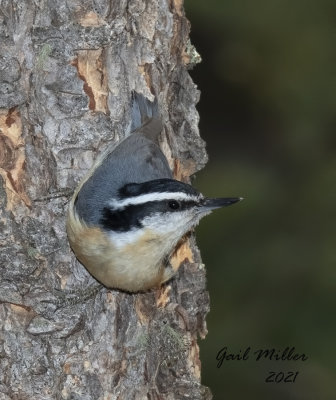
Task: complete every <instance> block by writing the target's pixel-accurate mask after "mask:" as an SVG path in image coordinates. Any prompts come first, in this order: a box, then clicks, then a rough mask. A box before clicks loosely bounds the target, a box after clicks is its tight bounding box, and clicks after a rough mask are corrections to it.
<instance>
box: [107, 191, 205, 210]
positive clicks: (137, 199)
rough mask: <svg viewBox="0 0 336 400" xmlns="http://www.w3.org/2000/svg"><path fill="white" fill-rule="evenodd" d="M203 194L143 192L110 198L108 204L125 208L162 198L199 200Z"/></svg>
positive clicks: (115, 207)
mask: <svg viewBox="0 0 336 400" xmlns="http://www.w3.org/2000/svg"><path fill="white" fill-rule="evenodd" d="M202 198H203V196H202V195H201V194H200V195H199V196H192V195H189V194H187V193H183V192H153V193H146V194H141V195H140V196H134V197H129V198H128V199H123V200H116V199H113V200H110V201H109V202H108V205H109V206H111V207H112V208H114V209H118V208H125V207H127V206H130V205H137V204H143V203H147V202H149V201H160V200H182V201H183V200H187V201H199V200H200V199H202Z"/></svg>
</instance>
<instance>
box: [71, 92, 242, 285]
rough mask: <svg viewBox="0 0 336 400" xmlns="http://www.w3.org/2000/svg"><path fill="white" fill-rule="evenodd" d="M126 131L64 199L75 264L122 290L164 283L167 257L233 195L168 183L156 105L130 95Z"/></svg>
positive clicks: (169, 174)
mask: <svg viewBox="0 0 336 400" xmlns="http://www.w3.org/2000/svg"><path fill="white" fill-rule="evenodd" d="M132 128H134V129H135V130H133V133H132V134H130V135H129V136H127V137H126V138H125V139H124V140H122V141H121V142H120V143H119V144H118V145H117V146H114V148H113V147H112V148H110V149H108V150H107V151H106V152H105V153H103V154H102V155H101V156H100V157H99V158H98V160H97V161H96V163H95V164H94V166H93V167H92V169H91V170H90V171H89V173H88V174H87V175H86V176H85V177H84V179H83V180H82V181H81V183H80V184H79V186H78V188H77V190H76V191H75V193H74V195H73V198H72V200H71V202H70V206H69V211H68V218H67V232H68V237H69V241H70V244H71V247H72V249H73V251H74V252H75V254H76V256H77V258H78V259H79V261H80V262H81V263H82V264H84V265H85V267H86V268H87V269H88V271H89V272H90V273H91V274H92V275H93V276H94V277H95V278H96V279H97V280H98V281H100V282H101V283H103V284H104V285H105V286H107V287H110V288H118V289H122V290H126V291H129V292H137V291H143V290H146V289H149V288H152V287H155V286H159V285H160V284H162V283H163V282H165V281H167V280H169V279H170V278H171V277H172V276H173V274H174V273H175V271H174V270H173V269H172V268H171V266H170V265H169V262H168V260H169V256H170V255H171V254H172V253H173V251H174V249H175V247H176V245H177V244H178V242H179V241H180V239H181V238H182V237H183V236H184V235H185V234H186V233H187V232H189V231H190V230H191V229H192V228H193V227H195V226H196V225H197V224H198V222H199V220H200V219H201V218H202V217H204V216H205V215H207V214H209V213H210V212H211V211H212V210H214V209H216V208H220V207H225V206H228V205H230V204H233V203H236V202H237V201H239V200H241V198H216V199H209V198H206V197H204V196H203V195H202V194H201V193H199V192H198V191H197V190H196V189H194V188H193V187H192V186H190V185H188V184H186V183H183V182H179V181H177V180H175V179H173V176H172V172H171V170H170V168H169V165H168V162H167V159H166V157H165V156H164V154H163V153H162V151H161V149H160V148H159V146H158V144H157V143H158V136H159V134H160V133H161V131H162V123H161V118H160V116H159V113H158V106H157V101H155V102H154V103H152V102H150V101H149V100H147V99H145V98H144V97H143V96H142V95H139V94H134V96H133V104H132Z"/></svg>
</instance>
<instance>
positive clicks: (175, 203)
mask: <svg viewBox="0 0 336 400" xmlns="http://www.w3.org/2000/svg"><path fill="white" fill-rule="evenodd" d="M168 206H169V208H171V209H172V210H177V209H179V208H180V203H179V202H178V201H176V200H169V201H168Z"/></svg>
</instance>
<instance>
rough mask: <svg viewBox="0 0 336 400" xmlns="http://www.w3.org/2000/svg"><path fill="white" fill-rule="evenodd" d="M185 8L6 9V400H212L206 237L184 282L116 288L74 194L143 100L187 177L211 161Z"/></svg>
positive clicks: (0, 212)
mask: <svg viewBox="0 0 336 400" xmlns="http://www.w3.org/2000/svg"><path fill="white" fill-rule="evenodd" d="M188 35H189V23H188V21H187V19H186V18H185V15H184V10H183V2H182V0H129V1H126V0H120V1H112V0H101V1H99V0H90V1H89V0H12V1H10V0H7V1H6V0H2V1H0V243H1V254H0V271H1V281H0V399H1V400H7V399H20V400H21V399H43V400H46V399H47V400H48V399H85V400H91V399H94V400H97V399H184V398H190V399H208V398H211V394H210V391H209V390H208V389H207V388H205V387H204V386H202V385H201V384H200V360H199V349H198V345H197V337H198V336H200V337H204V336H205V335H206V324H205V316H206V314H207V312H208V309H209V299H208V293H207V291H206V290H205V272H204V268H203V265H202V264H201V260H200V256H199V253H198V250H197V248H196V246H195V240H194V238H193V236H192V237H191V238H190V239H189V242H186V243H184V244H183V245H182V246H180V247H179V248H178V249H177V251H176V252H175V254H174V256H173V258H172V260H171V262H172V264H173V266H174V267H175V268H179V271H178V273H177V276H176V278H174V279H173V280H172V281H171V282H169V284H166V285H164V286H163V287H162V288H160V289H157V290H152V291H149V292H147V293H141V294H133V295H132V294H128V293H124V292H121V291H117V290H107V289H103V290H101V291H100V292H99V293H96V294H95V295H94V296H92V297H91V298H88V299H83V301H81V302H80V303H75V304H74V303H71V302H69V301H68V300H67V299H69V298H71V296H72V294H71V290H75V291H77V290H79V289H85V288H87V287H89V286H90V285H91V284H92V283H94V282H95V281H94V279H93V278H92V277H91V276H90V275H89V274H88V273H87V271H86V270H85V268H84V267H83V266H82V265H81V264H80V263H79V262H78V261H77V260H76V258H75V256H74V254H73V253H72V251H71V249H70V248H69V244H68V241H67V236H66V231H65V216H66V208H67V202H68V200H69V196H71V193H72V192H73V190H74V188H75V187H76V185H77V184H78V182H79V180H80V179H81V178H82V177H83V176H84V174H85V172H86V171H87V170H88V168H90V166H91V165H92V163H93V161H94V159H95V157H96V156H97V154H99V153H100V152H102V151H103V150H104V149H105V148H106V146H107V145H108V144H109V143H111V142H113V141H118V140H120V139H121V138H122V137H123V135H125V132H127V131H128V130H129V126H130V98H131V91H132V90H136V91H137V92H140V93H143V94H144V95H145V96H147V97H148V98H150V99H153V98H154V95H156V96H157V97H158V99H159V105H160V111H161V113H162V115H163V122H164V132H163V135H162V143H161V147H162V149H163V151H164V153H165V155H166V156H167V159H168V161H169V163H170V165H171V167H172V169H173V170H174V174H175V177H176V178H177V179H180V180H183V181H185V182H189V178H190V176H191V175H192V174H194V173H195V172H196V171H197V170H199V169H200V168H202V167H203V166H204V164H205V163H206V158H207V157H206V153H205V148H204V143H203V141H202V140H201V138H200V136H199V133H198V114H197V111H196V109H195V104H196V103H197V101H198V98H199V92H198V91H197V89H196V86H195V85H194V84H193V82H192V80H191V78H190V76H189V74H188V72H187V70H188V68H190V67H191V66H192V65H193V64H194V63H196V62H197V61H198V55H197V53H196V51H195V50H194V49H193V47H192V46H191V45H190V42H189V37H188Z"/></svg>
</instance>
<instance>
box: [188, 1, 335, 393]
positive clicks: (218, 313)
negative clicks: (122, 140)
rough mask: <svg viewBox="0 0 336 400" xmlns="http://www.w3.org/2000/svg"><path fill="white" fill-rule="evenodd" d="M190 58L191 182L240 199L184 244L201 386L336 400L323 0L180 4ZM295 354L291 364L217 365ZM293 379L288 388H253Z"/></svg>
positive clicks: (327, 32)
mask: <svg viewBox="0 0 336 400" xmlns="http://www.w3.org/2000/svg"><path fill="white" fill-rule="evenodd" d="M185 7H186V13H187V17H188V18H189V20H190V22H191V29H192V32H191V40H192V43H193V44H194V45H195V47H196V49H197V50H198V52H199V53H200V54H201V56H202V59H203V62H202V63H201V64H199V65H197V66H196V67H195V68H194V70H192V71H191V75H192V77H193V79H194V81H195V83H196V84H197V85H198V87H199V89H200V90H201V92H202V94H201V101H200V103H199V105H198V110H199V113H200V117H201V120H200V131H201V135H202V137H203V138H204V139H205V140H206V142H207V150H208V153H209V157H210V160H209V163H208V165H207V166H206V168H205V169H204V170H203V171H201V172H200V173H198V174H197V178H196V181H195V183H194V185H195V186H196V187H198V188H199V189H200V190H201V191H202V192H203V193H205V194H206V195H208V196H217V197H218V196H243V197H245V198H246V199H245V200H244V201H243V202H241V203H239V204H235V205H234V206H232V207H229V208H227V209H223V210H219V211H216V212H214V213H213V214H212V215H211V216H209V217H207V218H205V219H204V220H203V221H202V222H201V224H200V226H199V228H198V230H197V238H198V243H199V246H200V248H201V252H202V257H203V261H204V263H205V264H206V268H207V280H208V290H209V292H210V297H211V311H210V314H209V315H208V318H207V323H208V330H209V334H208V336H207V337H206V339H205V340H204V341H201V342H200V345H201V360H202V381H203V384H205V385H207V386H210V388H211V390H212V392H213V394H214V398H215V399H216V400H221V399H229V400H231V399H233V400H235V399H246V398H248V399H258V400H263V399H267V400H269V399H272V400H274V399H275V400H277V399H281V400H283V399H286V400H292V399H293V400H294V399H295V400H298V399H300V400H301V399H302V400H310V399H311V400H316V399H318V400H329V399H330V400H335V399H336V318H335V310H336V292H335V287H336V268H335V266H336V248H335V244H336V44H335V42H336V2H335V1H334V0H319V1H306V2H302V1H300V0H290V1H288V0H282V1H277V0H255V1H253V2H252V1H250V2H248V1H241V0H207V1H206V2H204V1H203V0H186V2H185ZM224 346H227V347H228V349H229V351H230V352H233V353H237V352H239V351H240V350H244V349H245V348H246V347H248V346H251V348H252V350H257V349H260V348H262V349H267V348H269V349H272V348H275V349H279V350H282V349H284V348H285V347H287V346H289V347H292V346H295V349H296V352H297V353H299V354H301V353H305V354H306V355H307V356H308V357H309V359H308V360H307V361H305V362H302V361H278V362H271V361H266V360H264V361H259V362H256V361H254V359H253V358H252V357H250V359H249V360H248V361H224V362H223V365H222V366H221V368H219V369H218V368H217V366H216V364H217V361H216V355H217V353H218V351H219V350H220V349H221V348H223V347H224ZM269 371H275V372H284V373H286V372H287V371H293V372H296V371H299V374H298V376H297V378H296V381H295V383H283V382H282V383H265V379H266V377H267V376H268V372H269Z"/></svg>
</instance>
